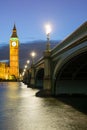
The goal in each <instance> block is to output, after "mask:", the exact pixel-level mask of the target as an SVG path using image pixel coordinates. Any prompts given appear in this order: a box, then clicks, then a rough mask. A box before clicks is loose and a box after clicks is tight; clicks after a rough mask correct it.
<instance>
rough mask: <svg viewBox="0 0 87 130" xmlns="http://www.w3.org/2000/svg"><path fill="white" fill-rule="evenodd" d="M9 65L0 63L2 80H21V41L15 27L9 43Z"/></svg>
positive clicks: (0, 77)
mask: <svg viewBox="0 0 87 130" xmlns="http://www.w3.org/2000/svg"><path fill="white" fill-rule="evenodd" d="M9 51H10V53H9V54H10V55H9V58H10V62H9V65H8V64H6V63H4V62H0V79H2V80H5V79H6V80H14V79H18V78H19V39H18V36H17V30H16V27H15V25H14V27H13V30H12V35H11V38H10V41H9Z"/></svg>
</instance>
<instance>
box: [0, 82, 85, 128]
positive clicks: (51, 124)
mask: <svg viewBox="0 0 87 130" xmlns="http://www.w3.org/2000/svg"><path fill="white" fill-rule="evenodd" d="M37 91H38V90H37V89H36V90H35V89H31V88H27V86H26V85H24V84H23V83H17V82H8V83H0V130H86V129H87V126H86V122H87V116H86V115H84V114H82V113H80V112H78V111H76V110H75V109H74V108H72V107H71V106H68V105H66V104H64V103H62V102H60V101H58V100H56V99H54V98H38V97H35V93H36V92H37ZM83 120H84V122H83Z"/></svg>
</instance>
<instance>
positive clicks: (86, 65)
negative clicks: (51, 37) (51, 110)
mask: <svg viewBox="0 0 87 130" xmlns="http://www.w3.org/2000/svg"><path fill="white" fill-rule="evenodd" d="M24 82H25V81H24ZM28 85H29V86H34V87H36V88H38V87H39V88H42V89H43V90H44V91H45V90H46V91H49V92H50V93H51V94H52V95H55V96H56V95H58V94H87V22H85V23H84V24H82V25H81V26H80V27H79V28H77V29H76V30H75V31H74V32H73V33H72V34H71V35H69V36H68V37H67V38H66V39H64V40H63V41H61V42H60V43H59V44H58V45H57V46H56V47H55V48H54V49H52V50H50V49H46V50H45V51H44V54H43V57H42V58H41V59H39V60H38V61H37V62H36V63H35V64H32V65H31V67H30V68H29V70H28Z"/></svg>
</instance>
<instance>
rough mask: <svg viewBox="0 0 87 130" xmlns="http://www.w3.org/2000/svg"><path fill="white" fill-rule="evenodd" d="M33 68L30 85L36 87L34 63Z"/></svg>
mask: <svg viewBox="0 0 87 130" xmlns="http://www.w3.org/2000/svg"><path fill="white" fill-rule="evenodd" d="M31 69H32V71H31V79H30V86H31V87H34V86H35V67H34V65H33V64H32V65H31Z"/></svg>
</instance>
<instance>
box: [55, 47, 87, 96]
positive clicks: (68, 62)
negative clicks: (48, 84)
mask: <svg viewBox="0 0 87 130" xmlns="http://www.w3.org/2000/svg"><path fill="white" fill-rule="evenodd" d="M86 59H87V47H85V48H83V49H81V50H78V51H76V52H74V53H72V54H71V55H69V56H68V57H66V58H65V59H62V60H61V61H60V62H59V64H57V66H56V67H55V70H54V76H53V79H54V81H53V87H54V90H53V91H54V94H55V95H58V94H73V93H74V94H78V93H80V94H87V87H86V86H87V60H86Z"/></svg>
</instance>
